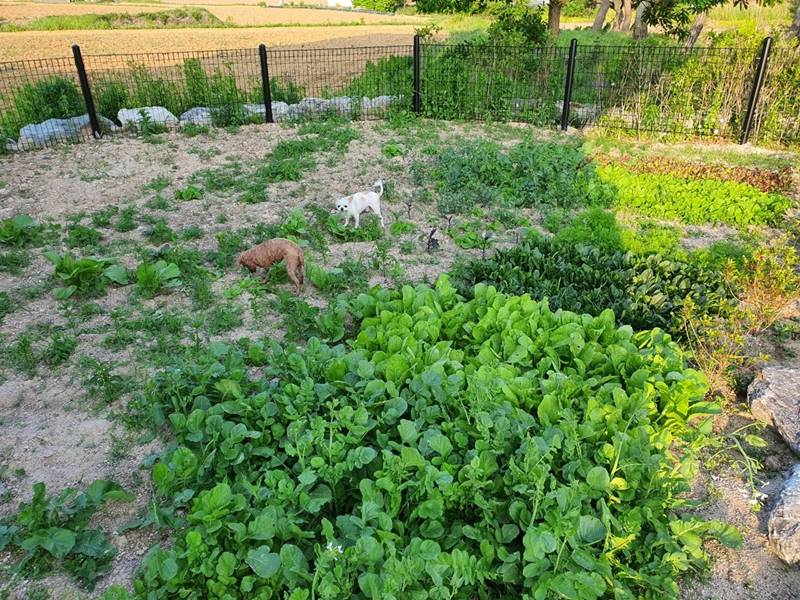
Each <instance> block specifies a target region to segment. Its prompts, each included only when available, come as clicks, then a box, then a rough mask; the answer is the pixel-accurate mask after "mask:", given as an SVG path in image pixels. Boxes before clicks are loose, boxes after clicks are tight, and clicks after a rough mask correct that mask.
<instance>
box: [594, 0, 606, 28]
mask: <svg viewBox="0 0 800 600" xmlns="http://www.w3.org/2000/svg"><path fill="white" fill-rule="evenodd" d="M609 8H611V0H600V3H599V4H598V5H597V14H596V15H595V17H594V23H592V31H597V32H600V31H603V25H605V23H606V17H607V16H608V9H609Z"/></svg>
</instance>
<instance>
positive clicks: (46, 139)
mask: <svg viewBox="0 0 800 600" xmlns="http://www.w3.org/2000/svg"><path fill="white" fill-rule="evenodd" d="M97 120H98V122H99V124H100V130H101V131H103V132H109V131H113V130H114V129H116V125H114V123H113V121H110V120H109V119H106V118H105V117H104V116H103V115H98V116H97ZM85 137H92V125H91V122H90V121H89V115H80V116H78V117H71V118H69V119H48V120H47V121H44V122H43V123H35V124H30V125H25V126H24V127H23V128H22V129H20V130H19V140H18V141H17V143H16V149H24V148H35V147H38V146H46V145H48V144H51V143H53V142H75V141H78V140H79V139H81V138H85ZM6 148H9V144H8V143H6Z"/></svg>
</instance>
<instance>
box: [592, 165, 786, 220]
mask: <svg viewBox="0 0 800 600" xmlns="http://www.w3.org/2000/svg"><path fill="white" fill-rule="evenodd" d="M597 174H598V176H599V177H600V178H601V179H602V180H604V181H605V182H607V183H608V184H610V185H611V186H612V187H613V188H614V190H615V192H614V193H615V196H616V205H617V206H619V207H620V208H627V209H632V210H635V211H636V212H638V213H641V214H643V215H647V216H649V217H656V218H663V219H678V220H680V221H683V222H684V223H692V224H702V223H729V224H732V225H764V224H771V223H775V222H776V221H777V220H778V219H780V218H781V216H782V215H783V213H784V212H785V211H786V209H787V208H789V207H790V206H791V204H792V202H791V200H790V199H789V198H787V197H785V196H782V195H780V194H775V193H765V192H762V191H760V190H758V189H756V188H754V187H753V186H751V185H748V184H746V183H738V182H733V181H717V180H713V179H699V180H693V179H686V178H681V177H675V176H672V175H665V174H660V173H634V172H631V171H629V170H627V169H625V168H624V167H621V166H615V165H603V166H600V167H597Z"/></svg>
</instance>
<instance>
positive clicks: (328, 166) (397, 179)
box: [0, 124, 800, 600]
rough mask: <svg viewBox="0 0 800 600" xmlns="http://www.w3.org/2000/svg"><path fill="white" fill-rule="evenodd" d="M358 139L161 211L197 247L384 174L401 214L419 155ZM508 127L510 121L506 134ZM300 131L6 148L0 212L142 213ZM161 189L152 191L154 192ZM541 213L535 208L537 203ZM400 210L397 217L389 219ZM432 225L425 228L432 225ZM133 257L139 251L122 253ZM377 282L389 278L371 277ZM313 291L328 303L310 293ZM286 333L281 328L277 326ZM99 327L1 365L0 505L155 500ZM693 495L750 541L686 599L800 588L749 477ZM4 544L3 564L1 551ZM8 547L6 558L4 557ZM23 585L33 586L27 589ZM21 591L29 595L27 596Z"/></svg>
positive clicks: (775, 596)
mask: <svg viewBox="0 0 800 600" xmlns="http://www.w3.org/2000/svg"><path fill="white" fill-rule="evenodd" d="M355 127H357V129H358V130H359V131H360V133H361V139H359V140H356V141H354V142H352V143H351V145H350V148H349V151H348V153H347V154H346V155H345V156H331V157H329V159H322V160H320V161H319V166H318V168H317V169H316V170H315V171H314V172H313V173H310V174H309V175H308V176H307V178H306V179H305V180H304V181H302V182H297V183H286V184H279V185H277V186H274V187H273V188H271V189H270V190H269V194H268V196H269V199H268V201H267V202H265V203H262V204H255V205H246V204H240V203H235V202H231V201H230V200H229V199H228V200H226V199H224V198H215V197H207V198H204V199H202V200H197V201H191V202H185V203H182V204H181V207H180V211H175V212H160V211H155V212H156V213H157V214H158V216H163V217H164V218H165V219H166V220H167V222H168V224H169V225H170V226H171V227H173V228H174V229H176V230H180V229H182V228H183V227H186V226H189V225H197V226H199V227H201V228H202V229H203V230H204V232H205V236H204V238H202V239H201V240H199V241H198V245H199V246H200V247H201V248H210V247H214V241H213V236H214V234H216V233H217V232H221V231H230V230H233V229H237V228H240V227H243V226H246V225H248V224H252V223H254V222H261V221H267V222H273V221H277V220H279V219H280V215H281V213H282V212H284V211H286V210H287V209H290V208H292V207H294V206H304V205H305V204H307V203H309V202H316V203H321V204H323V205H324V204H326V203H330V202H332V199H333V198H335V197H337V196H338V195H341V194H345V193H350V192H352V191H354V190H356V189H364V188H368V187H369V185H370V184H371V183H372V182H373V181H375V180H376V179H378V178H379V177H380V178H384V179H385V180H388V181H392V182H393V183H394V184H395V185H396V189H397V196H396V197H395V199H394V200H392V201H391V202H387V203H386V207H385V212H386V213H388V214H389V215H393V214H395V215H396V214H399V213H400V212H401V211H403V208H404V207H403V205H402V204H401V202H400V201H399V200H398V199H397V198H402V197H403V195H407V194H410V193H411V192H412V191H413V189H414V184H413V178H412V177H411V174H410V165H411V163H412V162H413V160H414V153H413V152H412V153H409V154H407V155H405V156H401V157H395V158H392V159H388V158H385V157H384V156H383V155H382V154H381V152H380V149H381V147H382V145H383V144H384V143H385V142H386V141H388V140H390V139H396V137H397V135H396V134H395V133H392V132H386V131H385V130H382V129H381V127H382V125H380V124H356V125H355ZM426 129H427V130H428V131H435V130H437V129H438V136H439V138H440V139H448V138H451V137H452V136H460V135H465V134H466V135H470V136H471V135H491V136H493V137H499V138H502V136H503V135H505V136H507V135H508V131H510V130H509V129H506V130H502V128H500V127H487V128H483V127H482V126H469V127H458V126H454V125H443V124H439V125H433V124H432V125H431V127H430V128H426ZM502 131H505V133H501V132H502ZM293 135H294V133H293V130H291V129H288V128H283V127H280V126H277V125H273V126H268V125H258V126H250V127H245V128H242V129H241V130H240V131H239V132H238V133H230V132H224V131H215V132H213V136H208V137H206V136H200V137H197V138H186V137H184V136H182V135H179V134H169V135H167V136H165V137H166V140H167V142H166V143H163V144H158V145H153V144H149V143H145V142H144V141H142V140H141V139H135V138H134V139H131V138H126V137H117V138H111V139H105V140H103V141H100V142H92V143H85V144H80V145H77V146H68V147H60V148H51V149H45V150H41V151H37V152H30V153H25V154H20V155H15V156H11V157H7V158H3V159H0V181H2V182H3V184H4V185H3V186H0V218H7V217H9V216H11V215H13V214H17V213H20V212H25V213H28V214H31V215H33V216H34V217H35V218H37V219H46V218H50V219H53V220H54V221H56V222H59V223H62V224H63V223H64V221H65V219H66V218H67V217H68V216H69V215H70V214H75V213H76V212H78V211H86V212H91V211H94V210H97V209H100V208H104V207H107V206H108V205H109V204H110V203H116V204H120V205H122V204H128V203H133V204H135V205H136V206H137V207H138V208H139V209H140V210H141V212H145V213H146V212H151V213H152V212H154V211H148V209H146V208H145V207H144V204H145V201H146V199H147V198H148V197H150V196H148V195H147V194H145V193H144V192H143V191H142V186H143V185H145V184H147V183H148V182H151V181H153V180H154V178H156V177H159V176H160V177H165V178H167V179H169V181H170V183H169V186H168V187H167V188H166V189H165V190H164V192H163V194H164V196H165V197H171V196H172V193H173V191H174V190H175V189H179V188H182V187H184V186H185V185H186V183H187V181H188V179H189V177H190V176H191V174H192V173H194V172H195V171H197V170H198V169H201V168H207V167H210V166H214V165H220V164H222V163H224V162H228V161H230V160H250V159H254V158H258V157H260V156H263V155H264V154H265V153H267V152H268V151H269V150H270V149H271V148H272V147H274V145H275V144H276V143H277V142H278V141H279V140H281V139H286V138H290V137H293ZM151 195H152V194H151ZM222 214H224V215H225V216H226V217H227V219H228V222H227V223H225V224H220V223H219V222H218V218H219V216H220V215H222ZM531 216H533V215H531ZM393 218H396V217H393ZM412 220H413V221H414V222H415V224H416V225H417V227H418V229H419V230H420V232H425V231H427V230H428V229H429V228H430V227H431V226H433V225H435V224H437V223H439V224H441V223H440V222H439V221H438V219H437V217H436V216H435V212H434V210H433V208H432V207H428V206H417V207H415V208H414V211H413V214H412ZM143 232H144V226H142V227H140V228H139V229H137V230H135V231H132V232H130V233H127V234H119V233H115V232H113V231H111V232H107V233H106V235H107V239H106V240H104V242H106V241H114V240H120V239H123V238H126V239H132V240H135V241H137V243H139V244H141V243H144V238H143V237H142V236H143ZM423 236H424V234H423ZM419 237H420V236H419V234H409V236H408V238H407V239H408V241H412V242H413V243H414V244H415V251H414V252H411V253H404V254H403V255H401V254H400V252H399V250H398V248H397V245H396V244H395V247H394V248H393V249H392V254H393V256H395V258H397V259H398V260H400V261H401V262H402V264H403V266H404V268H405V271H406V274H407V276H408V277H409V278H411V279H414V280H421V279H422V278H423V277H428V278H434V277H435V276H436V275H437V274H438V273H440V272H441V271H443V270H445V269H446V268H447V266H448V265H449V264H450V262H451V261H452V260H453V258H454V257H455V256H456V255H458V254H464V253H465V252H464V251H462V250H459V249H458V248H456V247H455V246H454V245H453V243H452V242H451V241H450V240H449V239H448V238H447V237H446V236H444V235H440V241H441V242H442V246H443V249H442V251H441V252H440V253H439V254H437V255H434V256H433V257H432V256H430V255H428V254H426V253H425V252H424V251H422V249H421V241H420V239H419ZM372 252H374V245H373V244H369V243H361V244H335V245H331V254H330V255H329V256H328V257H327V258H323V257H315V258H316V259H317V260H318V262H320V263H322V264H325V265H328V266H330V265H335V264H337V263H338V262H339V261H340V260H341V259H342V257H343V256H344V255H345V254H346V253H350V254H352V255H359V254H361V255H365V256H369V255H370V254H371V253H372ZM121 260H122V261H123V262H125V263H126V264H127V263H128V262H130V261H131V260H132V259H131V257H129V256H128V257H126V256H123V257H122V258H121ZM50 272H51V268H50V267H49V266H48V265H47V263H45V262H44V260H42V259H39V258H37V259H35V260H33V261H32V263H31V264H30V265H29V266H28V267H27V268H26V269H25V271H24V273H23V274H22V275H21V276H20V277H10V276H8V275H2V276H0V290H10V289H13V288H15V287H18V286H20V285H35V284H37V283H40V282H42V281H43V280H45V279H46V278H47V277H48V275H49V273H50ZM238 277H240V275H238V274H237V273H228V274H226V275H224V276H223V277H222V278H221V279H219V280H218V281H216V282H215V284H214V289H215V291H217V292H220V291H221V290H223V289H225V288H226V287H227V286H229V285H230V284H231V283H234V282H235V281H236V280H237V278H238ZM377 282H382V280H381V277H380V276H378V278H377V279H373V283H377ZM131 293H132V292H131V290H129V289H128V288H120V289H116V290H113V291H112V292H111V293H109V294H108V295H107V296H105V297H103V298H101V299H100V300H99V301H98V302H99V303H100V304H101V306H102V307H103V308H104V309H106V311H109V310H111V309H113V308H114V307H118V306H123V305H125V304H126V303H127V302H128V301H129V299H130V294H131ZM307 293H308V294H311V295H310V296H309V297H308V301H309V302H310V303H313V304H319V302H320V299H319V298H316V297H314V296H313V294H314V292H313V290H309V291H308V292H307ZM149 302H150V306H152V307H163V308H165V309H169V308H175V307H176V306H181V303H183V304H185V300H182V299H181V297H180V295H179V294H173V295H168V296H160V297H157V298H156V299H155V300H152V301H149ZM107 319H108V317H107V315H100V316H98V317H95V318H94V320H93V321H92V322H90V323H89V325H98V324H102V323H103V322H104V320H107ZM47 322H52V323H59V322H63V316H62V313H61V311H60V310H59V308H58V303H57V302H56V301H55V300H54V299H53V298H52V297H51V296H50V295H49V294H45V295H44V296H42V297H41V298H40V299H38V300H35V301H33V302H31V303H30V304H29V305H28V306H27V307H26V308H25V310H23V311H18V312H16V313H14V314H13V315H9V316H7V317H6V318H5V320H4V322H3V324H2V326H0V338H3V339H5V340H12V339H14V338H15V337H16V336H17V335H19V333H20V332H21V331H22V330H23V329H24V328H25V327H27V326H31V325H33V324H36V323H47ZM263 334H269V335H276V328H275V324H274V321H272V320H268V321H266V322H265V321H264V320H259V319H255V318H254V317H253V315H252V314H250V312H249V311H247V312H246V314H245V320H244V324H243V325H242V327H240V328H238V329H236V330H234V331H231V332H229V333H228V334H226V336H227V338H228V339H237V338H238V337H240V336H245V335H246V336H250V337H258V336H260V335H263ZM277 335H280V332H279V331H277ZM99 341H100V340H99V338H98V337H97V336H92V335H87V336H82V337H81V343H80V345H79V347H78V350H77V351H76V352H75V354H74V355H73V359H72V360H71V363H70V366H68V367H67V368H64V369H62V370H61V372H58V373H54V374H47V376H44V375H40V376H39V377H36V378H33V379H28V378H26V377H25V376H23V375H21V374H19V373H15V372H7V373H5V375H6V377H7V381H5V383H2V385H0V458H2V462H3V464H5V465H6V466H7V467H8V472H12V471H14V470H15V469H24V472H22V474H21V475H20V476H18V477H16V478H13V479H11V480H6V481H4V482H3V485H4V486H5V488H4V489H3V490H0V491H8V492H11V493H12V494H13V501H11V502H8V503H6V504H5V505H0V514H2V513H7V512H9V511H11V510H13V509H14V506H15V505H16V503H17V502H19V501H20V500H23V499H27V498H29V497H30V489H31V485H32V483H33V482H35V481H37V480H43V481H45V482H46V483H47V484H48V487H51V488H52V489H59V488H62V487H64V486H67V485H76V484H80V485H85V484H88V483H89V482H90V481H92V480H93V479H95V478H98V477H111V478H114V479H115V480H117V481H119V482H120V483H121V484H123V485H124V486H125V487H126V488H127V489H129V490H131V491H132V492H133V493H134V494H135V495H136V500H135V501H134V502H132V503H130V504H123V505H119V506H112V507H107V508H105V509H103V510H102V511H101V514H102V516H101V517H100V519H99V522H100V524H101V525H102V526H103V527H104V528H105V529H106V530H108V531H113V530H114V529H115V528H116V527H118V526H119V525H120V524H121V523H124V522H125V521H127V520H128V519H130V518H132V517H133V516H135V515H136V513H137V510H139V509H140V508H141V507H142V506H143V504H144V503H145V502H146V501H147V498H148V493H149V492H148V484H147V483H146V481H147V477H148V476H147V472H146V471H145V470H143V469H140V468H139V464H140V462H141V460H142V459H144V458H145V457H146V456H148V455H149V454H151V453H152V452H153V451H154V450H156V449H157V448H158V442H150V443H147V444H138V443H133V444H132V445H131V446H130V448H129V450H128V451H127V452H126V453H124V454H123V455H121V456H120V455H118V454H117V453H115V451H114V438H115V437H117V438H124V436H125V435H127V434H126V433H125V431H124V430H123V429H122V426H121V425H119V424H118V423H117V422H116V421H115V419H114V417H113V411H114V410H120V409H122V408H123V407H124V402H125V399H124V398H123V399H122V400H120V401H119V402H118V403H116V404H115V405H112V406H111V407H110V408H107V409H102V410H98V409H96V408H93V405H92V404H91V403H90V402H87V400H86V399H85V391H84V390H83V388H82V387H81V385H80V379H79V373H78V369H77V365H76V361H75V356H79V355H81V354H89V355H93V356H97V357H99V358H101V359H103V360H112V359H113V360H120V361H123V362H127V363H131V362H132V361H131V360H130V358H131V355H130V353H131V352H132V350H131V349H130V348H128V349H125V350H122V351H119V352H116V353H114V352H111V351H109V350H107V349H104V348H102V346H100V344H99ZM729 419H741V417H723V418H721V419H720V421H719V422H718V423H717V426H718V428H719V429H722V428H727V427H729V425H730V424H729V423H728V420H729ZM770 441H771V442H772V444H771V449H770V452H771V453H772V454H773V455H774V456H775V457H776V460H777V461H778V462H779V463H780V465H782V467H781V469H778V470H776V471H775V472H770V473H766V474H765V484H764V485H763V486H762V489H763V490H765V491H767V492H774V491H775V490H776V489H777V488H778V487H779V486H780V483H781V471H782V469H783V468H785V466H788V464H789V463H790V461H791V457H790V456H789V455H788V452H787V451H786V449H785V447H783V446H782V445H781V444H780V443H779V442H777V440H775V439H774V438H770ZM695 497H696V498H697V499H698V500H700V501H701V503H702V508H701V514H702V515H703V516H705V517H710V518H719V519H723V520H725V521H727V522H731V523H734V524H736V525H737V526H739V527H740V528H741V529H742V532H743V534H744V536H745V540H746V541H745V546H744V548H743V549H742V550H739V551H731V550H726V549H723V548H720V547H718V546H717V545H715V544H710V545H709V550H710V551H711V552H712V556H713V564H712V567H711V570H710V572H709V574H708V577H707V579H706V580H705V581H703V582H696V581H695V582H687V583H686V584H685V585H684V592H683V598H684V599H685V600H712V599H713V600H741V599H747V600H797V598H798V597H799V596H798V590H800V569H798V568H791V569H790V568H787V567H786V566H785V565H784V564H783V563H782V562H781V561H780V560H778V559H777V558H776V557H775V556H774V555H773V554H772V553H771V552H770V551H769V548H768V545H767V537H766V525H765V518H766V509H762V510H761V511H756V510H754V507H753V505H752V504H751V503H750V492H749V488H748V486H747V483H746V481H745V480H744V479H743V478H742V477H741V475H740V474H739V473H737V471H736V470H735V469H734V468H733V467H730V466H723V467H721V468H719V469H717V470H715V471H714V472H712V473H709V472H703V473H701V475H700V476H699V477H698V480H697V482H696V486H695ZM160 535H163V534H158V533H154V532H151V531H132V532H127V533H126V534H125V535H122V536H117V535H114V536H112V542H113V543H114V544H115V545H116V546H117V547H118V548H119V550H120V553H119V556H118V557H117V559H116V560H115V562H114V566H113V570H112V572H111V574H110V575H109V576H108V577H106V578H105V579H104V580H103V581H102V583H101V585H100V586H99V588H98V591H102V590H103V589H104V588H105V587H107V586H108V585H111V584H112V583H122V584H125V583H127V582H129V581H130V578H131V576H132V573H133V572H134V570H135V568H136V566H137V565H138V564H139V561H140V559H141V556H142V554H143V553H144V552H145V551H146V550H147V548H148V547H149V545H150V544H152V543H154V542H155V541H157V540H159V539H160ZM3 558H4V557H2V556H0V563H2V561H3ZM5 558H6V559H7V557H5ZM44 583H45V584H47V585H49V586H51V589H53V590H64V592H63V594H61V595H58V596H56V597H67V598H69V597H74V596H72V595H70V594H72V592H71V590H73V589H74V588H72V587H71V584H69V583H68V582H67V581H66V580H65V579H64V578H61V577H53V578H49V579H47V580H45V582H44ZM23 589H24V588H23ZM22 597H24V596H22Z"/></svg>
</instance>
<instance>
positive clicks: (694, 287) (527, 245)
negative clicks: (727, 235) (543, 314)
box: [453, 209, 734, 336]
mask: <svg viewBox="0 0 800 600" xmlns="http://www.w3.org/2000/svg"><path fill="white" fill-rule="evenodd" d="M648 237H649V238H652V239H648V240H641V239H638V237H637V236H635V235H632V234H631V233H630V232H628V231H626V230H624V229H621V228H620V227H619V226H618V225H617V224H616V221H615V219H614V216H613V215H612V214H610V213H608V212H605V211H602V210H600V209H590V210H588V211H585V212H583V213H581V214H579V215H578V216H577V217H573V218H572V220H571V222H570V223H569V224H567V225H565V226H563V227H561V228H560V229H559V230H558V232H557V233H556V234H555V235H553V236H550V237H546V236H543V235H540V234H538V233H535V232H534V233H532V234H530V235H529V236H528V238H527V239H526V240H525V241H524V242H523V243H522V244H520V245H518V246H516V247H513V248H509V249H506V250H499V251H498V252H496V253H495V254H494V256H493V257H492V258H491V259H490V260H486V261H484V260H468V261H463V262H460V263H457V264H456V265H455V266H454V268H453V274H454V277H455V283H456V286H457V287H458V288H459V290H460V292H461V293H462V294H465V295H468V294H469V293H470V292H471V289H472V287H473V286H474V285H475V284H476V283H481V282H484V283H488V284H491V285H494V286H496V287H497V288H498V289H499V290H500V291H502V292H506V293H511V294H530V295H531V296H532V297H533V298H535V299H542V298H547V299H548V301H549V304H550V306H552V307H553V308H554V309H558V308H562V309H566V310H571V311H577V312H586V313H589V314H599V313H600V312H601V311H603V310H605V309H611V310H612V311H613V312H614V314H615V315H617V317H618V318H619V320H620V321H621V322H623V323H627V324H629V325H631V326H633V327H634V328H635V329H637V330H638V329H651V328H654V327H660V328H662V329H664V330H666V331H668V332H669V333H671V334H672V335H674V336H682V334H683V332H684V310H683V309H684V305H685V304H686V303H687V302H691V305H692V308H693V310H694V311H696V313H697V314H701V315H707V314H711V315H716V314H724V313H726V312H727V311H728V310H729V309H730V307H731V305H732V304H733V302H734V298H733V295H732V293H731V290H729V289H728V286H727V284H726V280H725V277H724V273H723V271H722V269H721V267H719V266H718V264H717V263H718V262H720V261H721V259H720V260H717V258H716V256H715V254H712V253H710V252H706V253H702V254H698V255H696V256H689V255H688V253H686V252H681V251H678V250H677V249H675V248H672V247H671V246H670V244H671V243H674V238H672V237H671V236H669V234H668V232H659V233H655V234H652V235H649V236H648ZM659 242H660V243H663V244H664V246H663V247H657V243H659ZM629 246H633V247H635V248H637V249H639V250H640V252H635V251H630V250H627V249H626V248H627V247H629Z"/></svg>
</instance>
